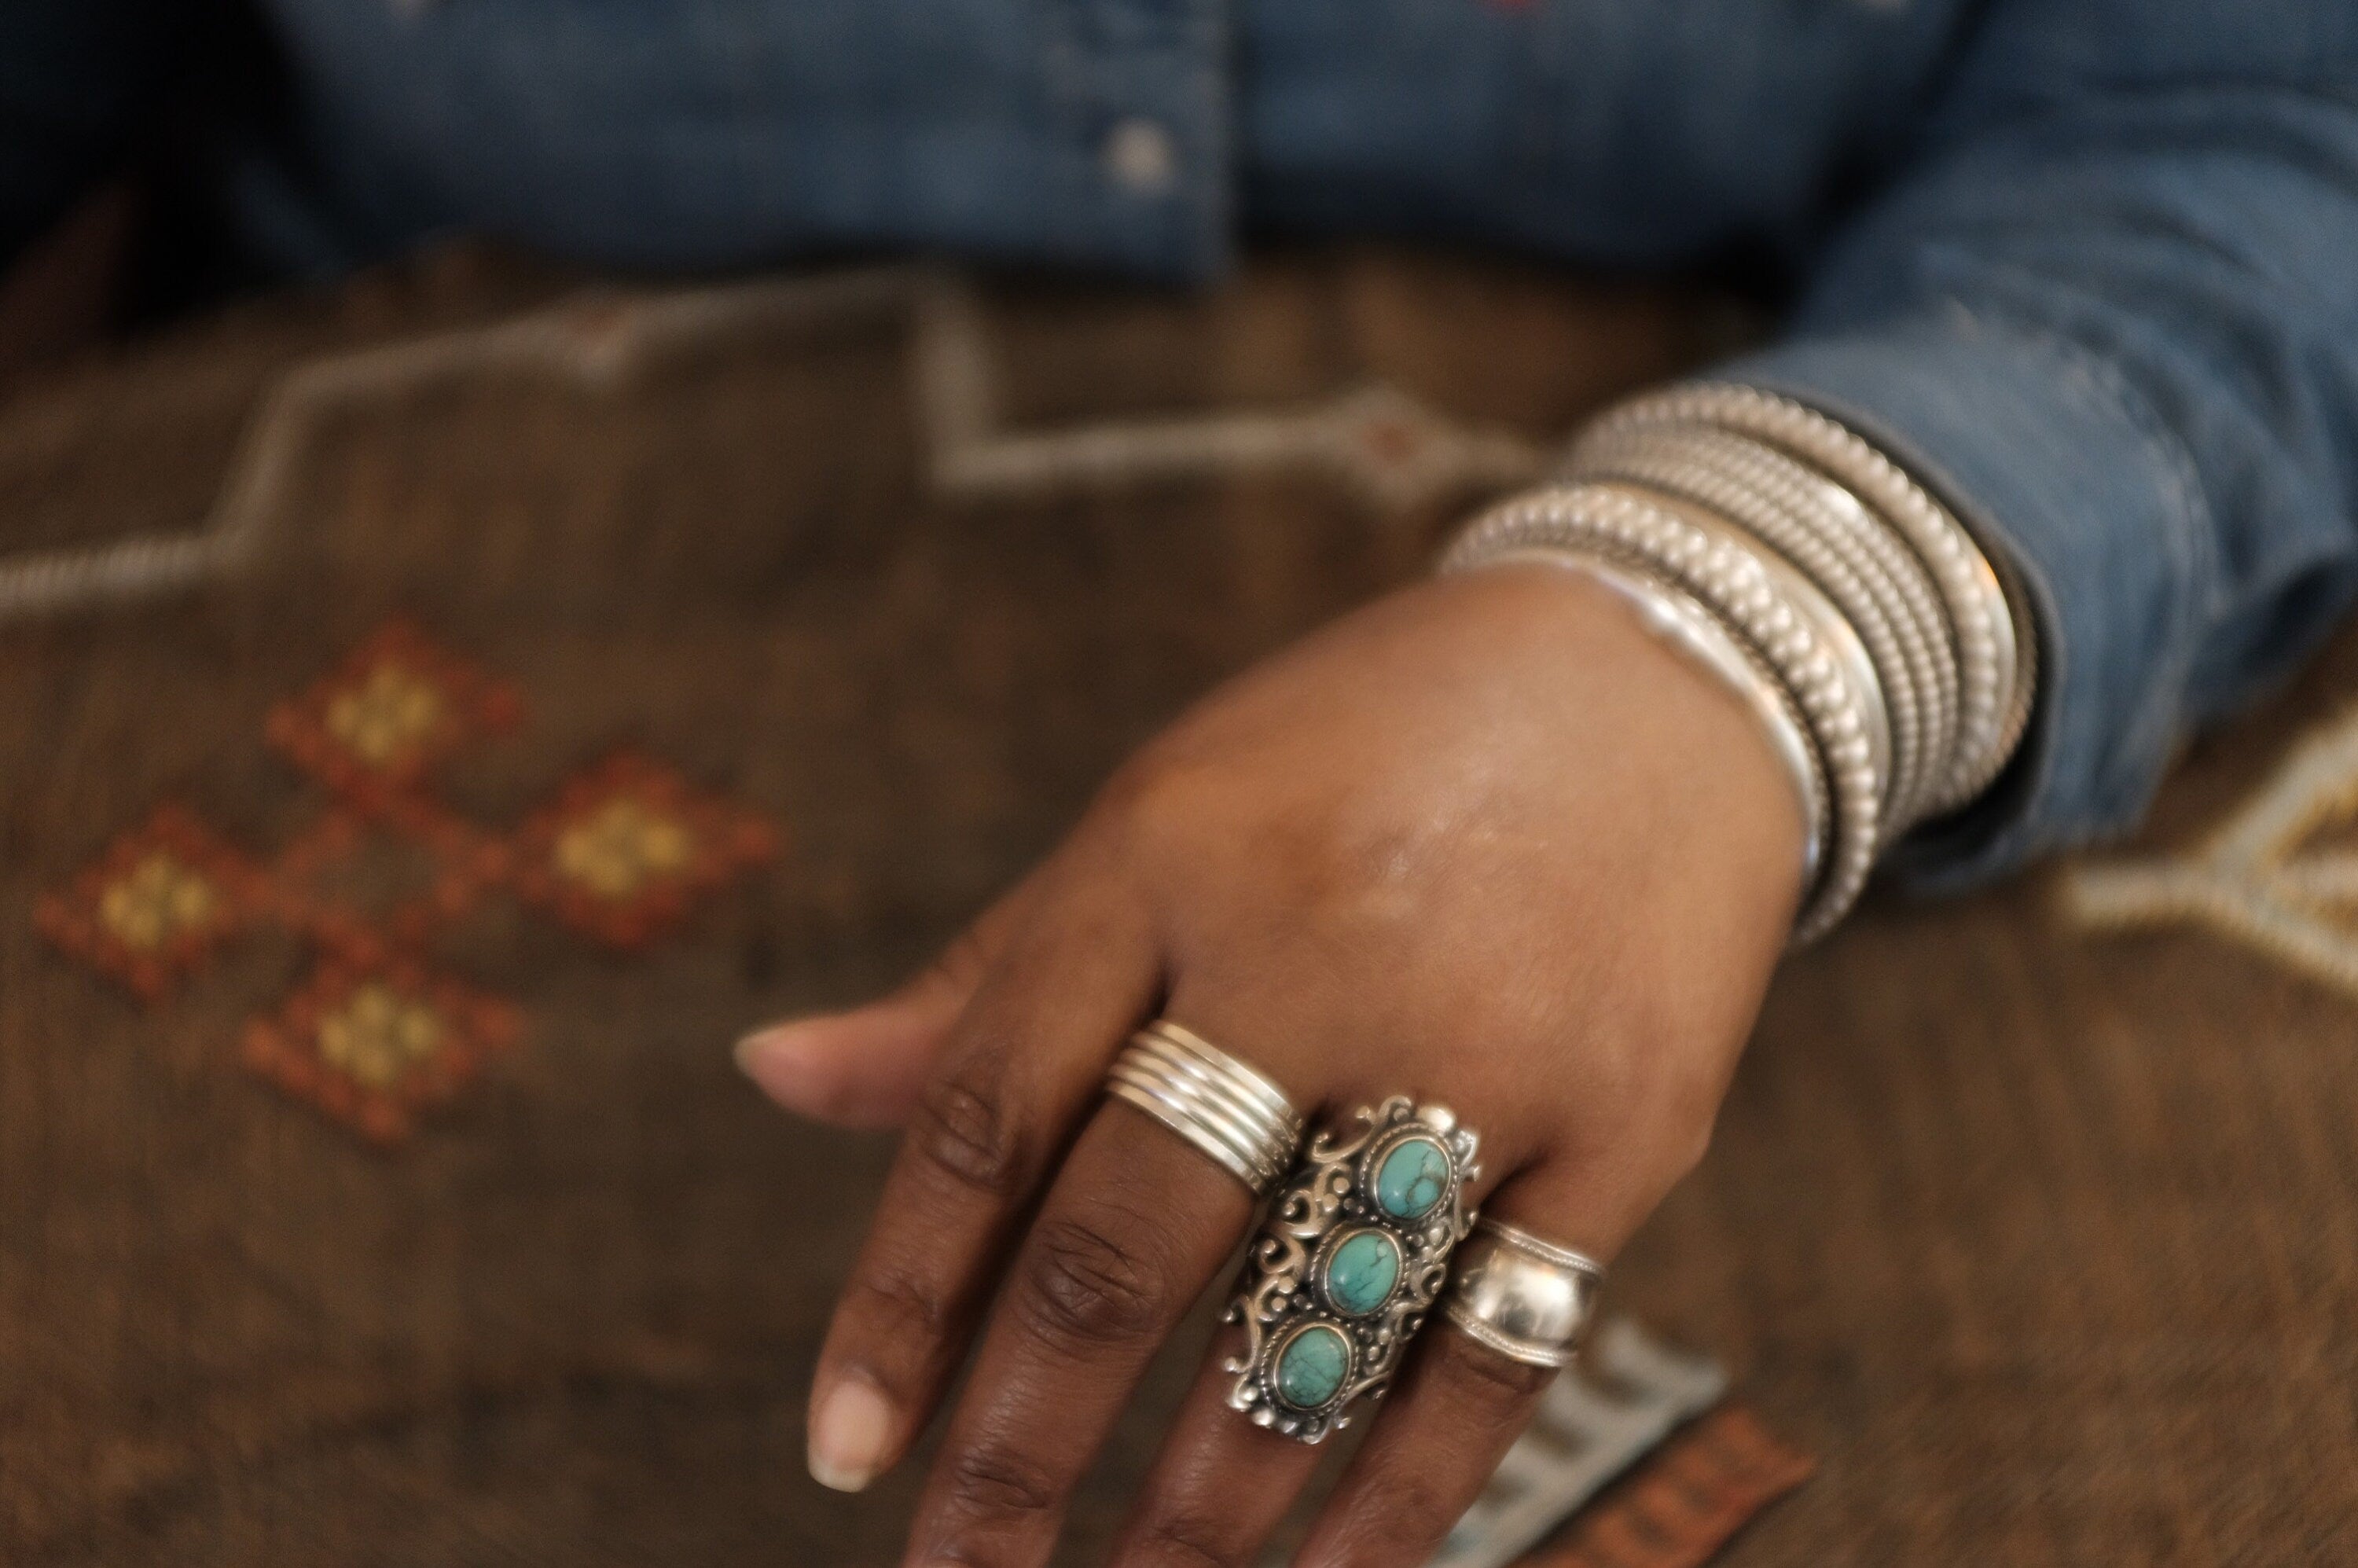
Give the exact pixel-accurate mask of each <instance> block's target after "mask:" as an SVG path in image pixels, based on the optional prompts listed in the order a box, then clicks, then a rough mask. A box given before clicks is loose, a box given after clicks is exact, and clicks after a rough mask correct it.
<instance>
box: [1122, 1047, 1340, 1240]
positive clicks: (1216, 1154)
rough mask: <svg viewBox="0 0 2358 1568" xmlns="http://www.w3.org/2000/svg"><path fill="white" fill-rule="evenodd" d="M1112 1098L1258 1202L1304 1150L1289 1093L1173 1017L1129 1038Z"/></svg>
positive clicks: (1299, 1119)
mask: <svg viewBox="0 0 2358 1568" xmlns="http://www.w3.org/2000/svg"><path fill="white" fill-rule="evenodd" d="M1106 1092H1107V1093H1108V1094H1110V1095H1112V1096H1113V1097H1114V1098H1116V1099H1119V1100H1120V1101H1122V1102H1123V1103H1124V1104H1127V1105H1131V1106H1135V1107H1136V1108H1139V1109H1140V1110H1142V1111H1144V1112H1145V1113H1146V1114H1147V1115H1149V1116H1151V1117H1152V1118H1153V1119H1155V1120H1157V1121H1159V1122H1161V1123H1162V1124H1163V1126H1165V1127H1167V1128H1169V1129H1170V1130H1172V1131H1174V1132H1175V1133H1177V1134H1178V1135H1179V1136H1180V1137H1182V1138H1184V1139H1185V1140H1186V1141H1188V1142H1189V1143H1191V1144H1193V1145H1195V1148H1196V1149H1197V1150H1199V1151H1200V1152H1203V1153H1205V1154H1206V1155H1209V1156H1210V1157H1211V1158H1212V1159H1213V1160H1215V1161H1217V1162H1218V1164H1219V1166H1220V1168H1221V1169H1222V1170H1225V1171H1227V1172H1228V1173H1229V1174H1230V1175H1233V1176H1234V1177H1236V1178H1237V1180H1238V1181H1240V1182H1242V1183H1243V1184H1245V1185H1246V1186H1247V1187H1249V1188H1250V1189H1251V1191H1252V1195H1254V1196H1255V1197H1267V1196H1268V1195H1270V1193H1271V1192H1272V1191H1273V1190H1275V1188H1276V1186H1277V1184H1279V1183H1280V1182H1282V1181H1283V1180H1284V1179H1285V1173H1286V1172H1288V1171H1289V1170H1291V1169H1293V1154H1294V1151H1295V1150H1297V1149H1299V1148H1300V1147H1301V1146H1302V1113H1301V1112H1299V1111H1297V1110H1295V1109H1294V1108H1293V1101H1291V1100H1289V1099H1287V1098H1285V1091H1284V1090H1282V1089H1281V1088H1279V1087H1277V1086H1276V1085H1275V1084H1273V1083H1271V1082H1270V1081H1269V1079H1268V1078H1266V1077H1264V1076H1262V1075H1261V1074H1260V1073H1258V1072H1256V1071H1254V1070H1253V1069H1252V1068H1251V1067H1249V1066H1247V1065H1245V1064H1244V1063H1242V1062H1239V1061H1238V1060H1237V1059H1236V1058H1235V1057H1234V1056H1231V1055H1229V1054H1228V1053H1227V1052H1226V1051H1223V1050H1221V1049H1220V1048H1219V1047H1218V1046H1217V1045H1215V1044H1212V1043H1211V1042H1210V1041H1208V1040H1206V1039H1205V1038H1204V1037H1203V1036H1202V1035H1200V1034H1197V1033H1195V1032H1194V1031H1193V1030H1190V1029H1188V1028H1186V1027H1184V1025H1181V1024H1177V1023H1174V1022H1171V1021H1170V1020H1169V1019H1167V1018H1163V1019H1157V1020H1155V1021H1154V1022H1152V1023H1150V1024H1148V1025H1147V1026H1146V1027H1145V1028H1143V1029H1141V1030H1140V1031H1139V1032H1138V1033H1136V1034H1133V1035H1131V1036H1130V1044H1127V1045H1125V1046H1123V1047H1122V1051H1121V1054H1120V1055H1119V1056H1116V1057H1115V1058H1114V1063H1113V1066H1112V1068H1111V1070H1109V1072H1108V1073H1107V1075H1106Z"/></svg>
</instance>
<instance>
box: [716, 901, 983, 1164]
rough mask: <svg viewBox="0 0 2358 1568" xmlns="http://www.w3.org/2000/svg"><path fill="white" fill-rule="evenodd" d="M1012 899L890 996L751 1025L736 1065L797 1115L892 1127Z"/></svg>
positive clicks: (921, 1081)
mask: <svg viewBox="0 0 2358 1568" xmlns="http://www.w3.org/2000/svg"><path fill="white" fill-rule="evenodd" d="M1018 892H1021V890H1020V889H1019V890H1018ZM1015 902H1016V895H1015V894H1010V895H1009V896H1008V897H1006V898H1004V899H1001V901H1000V902H999V903H996V904H994V905H992V906H991V908H990V910H988V911H986V912H985V913H984V914H983V915H982V917H981V918H980V919H979V920H977V921H976V922H975V923H974V925H971V926H969V927H968V928H967V930H966V931H965V932H964V933H962V934H961V935H959V936H958V938H957V940H956V941H954V942H952V943H951V944H950V945H949V946H948V947H947V948H946V949H945V950H944V951H943V953H942V955H941V957H938V958H936V959H935V960H934V961H933V962H932V963H931V964H928V965H927V966H925V968H924V969H922V970H920V971H919V972H918V973H917V975H916V976H915V977H914V979H911V980H909V982H908V983H907V984H905V985H903V986H902V987H901V988H900V989H898V990H896V991H894V992H892V994H891V995H890V996H886V997H882V998H880V999H879V1000H875V1001H871V1002H870V1003H868V1004H867V1005H865V1006H863V1007H856V1008H853V1009H851V1010H849V1011H844V1012H824V1013H814V1014H812V1015H810V1016H808V1017H806V1018H796V1019H788V1020H785V1021H784V1022H778V1023H773V1024H770V1025H768V1026H767V1027H766V1028H763V1029H757V1030H755V1031H754V1032H753V1033H751V1034H748V1035H747V1036H745V1038H744V1039H742V1040H741V1041H739V1042H738V1043H737V1065H738V1066H739V1067H740V1068H741V1069H742V1070H743V1072H744V1074H745V1076H747V1077H749V1078H752V1080H753V1082H754V1083H755V1084H757V1085H759V1086H760V1087H761V1089H762V1092H763V1094H766V1095H768V1096H769V1097H770V1098H772V1099H773V1100H775V1101H777V1102H778V1104H780V1105H782V1106H784V1107H785V1108H787V1109H788V1110H791V1111H794V1112H795V1113H796V1114H797V1115H801V1116H806V1117H809V1118H811V1119H813V1120H816V1121H825V1122H831V1123H833V1124H834V1125H836V1126H838V1127H856V1128H892V1127H898V1126H900V1125H901V1124H902V1122H903V1120H905V1119H907V1117H908V1114H909V1108H910V1107H912V1106H913V1105H914V1104H915V1103H916V1099H917V1095H918V1092H919V1091H920V1090H921V1089H922V1088H923V1087H925V1079H926V1076H928V1075H929V1074H930V1073H931V1072H932V1070H933V1065H934V1057H935V1055H936V1054H937V1052H938V1051H939V1050H940V1048H941V1044H942V1042H943V1040H944V1039H946V1037H947V1036H948V1034H949V1032H950V1026H951V1025H952V1024H954V1023H956V1022H957V1018H958V1014H959V1013H961V1012H963V1011H966V1004H967V1000H968V998H970V997H971V996H973V995H974V991H975V988H976V987H977V986H978V985H979V984H980V983H981V980H982V977H983V976H984V975H985V974H986V973H988V972H989V970H990V967H991V965H992V963H993V962H994V961H995V960H996V958H997V956H998V954H999V951H1000V949H1001V947H1002V946H1005V941H1006V931H1007V929H1008V927H1009V926H1010V925H1011V924H1012V918H1013V917H1012V911H1013V906H1014V904H1015Z"/></svg>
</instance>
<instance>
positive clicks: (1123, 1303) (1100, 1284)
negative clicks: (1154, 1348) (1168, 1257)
mask: <svg viewBox="0 0 2358 1568" xmlns="http://www.w3.org/2000/svg"><path fill="white" fill-rule="evenodd" d="M1165 1294H1166V1290H1165V1280H1164V1272H1163V1268H1162V1267H1161V1265H1160V1263H1159V1262H1158V1261H1157V1260H1156V1259H1155V1258H1154V1257H1153V1255H1152V1253H1150V1252H1148V1251H1147V1250H1146V1249H1143V1248H1141V1247H1139V1246H1137V1245H1135V1244H1134V1243H1130V1242H1126V1241H1123V1240H1121V1239H1120V1238H1117V1237H1116V1235H1114V1234H1113V1233H1112V1232H1111V1231H1110V1230H1109V1227H1106V1226H1103V1225H1101V1224H1098V1223H1097V1222H1095V1221H1092V1220H1087V1219H1080V1218H1074V1217H1065V1218H1061V1219H1050V1220H1046V1221H1044V1222H1043V1223H1042V1225H1041V1227H1040V1230H1039V1233H1038V1234H1037V1235H1036V1236H1035V1237H1034V1238H1033V1245H1032V1247H1031V1249H1030V1251H1029V1254H1028V1256H1027V1257H1026V1260H1025V1263H1024V1268H1023V1276H1022V1292H1021V1293H1020V1295H1019V1296H1018V1298H1017V1299H1018V1300H1019V1301H1020V1302H1021V1303H1022V1309H1021V1310H1022V1312H1023V1314H1024V1315H1025V1317H1026V1319H1027V1321H1028V1323H1029V1325H1030V1326H1031V1327H1032V1328H1033V1330H1034V1332H1036V1333H1038V1334H1039V1335H1040V1336H1042V1337H1043V1338H1045V1339H1047V1340H1049V1341H1050V1342H1052V1343H1056V1344H1106V1343H1120V1342H1121V1341H1125V1340H1131V1339H1136V1338H1138V1337H1140V1336H1142V1335H1145V1334H1148V1333H1150V1332H1152V1329H1153V1328H1154V1327H1155V1326H1156V1325H1157V1323H1158V1322H1159V1320H1160V1318H1161V1315H1162V1309H1163V1300H1164V1297H1165Z"/></svg>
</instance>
